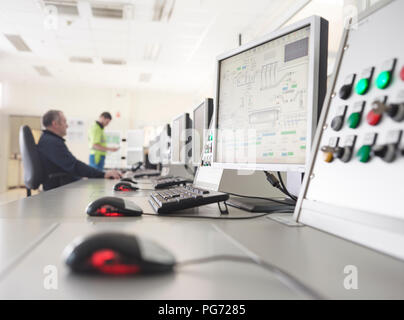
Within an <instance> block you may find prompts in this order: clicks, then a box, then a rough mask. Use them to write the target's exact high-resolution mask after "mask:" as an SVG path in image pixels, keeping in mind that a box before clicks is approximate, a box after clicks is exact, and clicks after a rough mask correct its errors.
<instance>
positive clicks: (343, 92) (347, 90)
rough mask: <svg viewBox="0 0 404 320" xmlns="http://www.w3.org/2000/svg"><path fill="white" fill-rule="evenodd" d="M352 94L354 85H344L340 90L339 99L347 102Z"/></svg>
mask: <svg viewBox="0 0 404 320" xmlns="http://www.w3.org/2000/svg"><path fill="white" fill-rule="evenodd" d="M351 92H352V84H344V85H343V86H342V87H341V89H339V93H338V95H339V97H340V98H341V99H342V100H346V99H348V98H349V97H350V96H351Z"/></svg>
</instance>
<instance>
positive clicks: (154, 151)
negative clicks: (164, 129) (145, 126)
mask: <svg viewBox="0 0 404 320" xmlns="http://www.w3.org/2000/svg"><path fill="white" fill-rule="evenodd" d="M148 161H149V162H150V163H151V164H153V165H158V164H159V163H161V149H160V136H157V137H155V138H154V139H152V140H150V143H149V152H148Z"/></svg>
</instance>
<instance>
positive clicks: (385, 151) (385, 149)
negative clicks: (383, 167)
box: [372, 144, 397, 162]
mask: <svg viewBox="0 0 404 320" xmlns="http://www.w3.org/2000/svg"><path fill="white" fill-rule="evenodd" d="M396 149H397V148H396V145H394V144H384V145H379V146H374V147H373V148H372V154H373V155H374V156H375V157H379V158H381V159H382V160H383V161H385V162H393V161H394V159H395V158H396Z"/></svg>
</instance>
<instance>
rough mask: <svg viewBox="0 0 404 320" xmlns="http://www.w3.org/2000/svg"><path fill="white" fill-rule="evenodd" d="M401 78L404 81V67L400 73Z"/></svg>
mask: <svg viewBox="0 0 404 320" xmlns="http://www.w3.org/2000/svg"><path fill="white" fill-rule="evenodd" d="M400 78H401V80H403V81H404V67H402V68H401V71H400Z"/></svg>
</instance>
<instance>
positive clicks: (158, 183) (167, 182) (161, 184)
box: [153, 177, 192, 189]
mask: <svg viewBox="0 0 404 320" xmlns="http://www.w3.org/2000/svg"><path fill="white" fill-rule="evenodd" d="M186 183H192V180H189V179H185V178H181V177H167V178H166V177H164V178H158V179H156V180H153V187H154V189H163V188H167V187H171V186H179V185H182V184H183V185H185V184H186Z"/></svg>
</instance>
